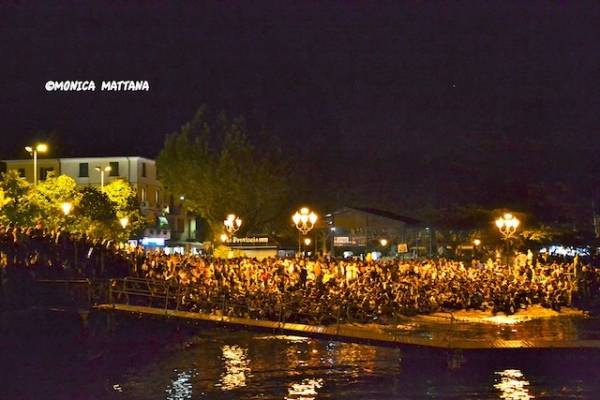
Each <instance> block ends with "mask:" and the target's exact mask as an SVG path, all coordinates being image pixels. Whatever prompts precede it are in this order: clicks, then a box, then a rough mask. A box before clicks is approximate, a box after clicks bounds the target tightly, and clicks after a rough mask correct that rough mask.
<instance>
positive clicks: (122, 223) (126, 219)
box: [119, 217, 129, 229]
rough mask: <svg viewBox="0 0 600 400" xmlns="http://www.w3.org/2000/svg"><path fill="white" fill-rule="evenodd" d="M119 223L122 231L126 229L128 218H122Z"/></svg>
mask: <svg viewBox="0 0 600 400" xmlns="http://www.w3.org/2000/svg"><path fill="white" fill-rule="evenodd" d="M119 223H120V224H121V226H122V227H123V229H125V228H127V225H128V224H129V218H127V217H123V218H121V219H119Z"/></svg>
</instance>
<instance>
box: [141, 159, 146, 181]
mask: <svg viewBox="0 0 600 400" xmlns="http://www.w3.org/2000/svg"><path fill="white" fill-rule="evenodd" d="M145 177H146V163H145V162H143V163H142V178H145Z"/></svg>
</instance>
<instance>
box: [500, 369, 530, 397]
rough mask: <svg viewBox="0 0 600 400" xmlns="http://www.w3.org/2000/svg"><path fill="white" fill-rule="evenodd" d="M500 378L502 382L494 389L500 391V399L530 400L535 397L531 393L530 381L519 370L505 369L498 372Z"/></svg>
mask: <svg viewBox="0 0 600 400" xmlns="http://www.w3.org/2000/svg"><path fill="white" fill-rule="evenodd" d="M496 375H499V376H500V382H498V383H496V384H495V385H494V387H495V388H496V389H498V390H500V398H501V399H507V400H528V399H534V398H535V397H534V396H533V395H531V394H530V393H529V381H528V380H527V379H525V377H524V376H523V373H522V372H521V371H520V370H518V369H505V370H504V371H500V372H496Z"/></svg>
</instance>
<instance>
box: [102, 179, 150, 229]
mask: <svg viewBox="0 0 600 400" xmlns="http://www.w3.org/2000/svg"><path fill="white" fill-rule="evenodd" d="M102 192H103V193H104V194H106V196H107V197H108V199H109V200H110V202H111V203H112V205H113V208H114V211H115V215H116V218H117V219H121V218H127V219H128V220H129V224H128V226H127V230H128V231H130V232H132V233H139V232H140V231H141V230H142V229H143V227H144V226H145V224H146V219H145V218H143V217H142V214H141V212H140V205H139V202H138V198H137V194H136V190H135V188H134V187H133V186H132V185H131V184H130V183H129V182H127V181H125V180H124V179H117V180H114V181H112V182H110V183H109V184H108V185H105V186H104V187H103V188H102ZM121 228H122V227H121Z"/></svg>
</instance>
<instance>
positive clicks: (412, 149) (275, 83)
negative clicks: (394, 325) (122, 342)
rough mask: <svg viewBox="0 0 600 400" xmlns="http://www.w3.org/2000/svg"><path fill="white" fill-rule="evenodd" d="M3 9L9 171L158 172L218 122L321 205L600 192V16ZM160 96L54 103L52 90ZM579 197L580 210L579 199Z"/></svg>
mask: <svg viewBox="0 0 600 400" xmlns="http://www.w3.org/2000/svg"><path fill="white" fill-rule="evenodd" d="M92 3H93V5H86V2H57V4H58V5H57V4H54V5H52V6H51V5H48V4H45V3H41V2H40V4H38V5H32V4H30V3H29V2H27V3H25V2H10V1H9V2H4V3H3V5H2V6H0V51H1V54H2V61H1V62H0V71H1V72H2V75H1V78H0V79H1V82H2V84H1V85H0V124H1V132H2V133H1V137H2V140H1V142H0V143H1V144H0V157H2V158H24V157H26V154H25V153H24V151H22V148H23V146H25V145H26V144H30V143H32V142H33V141H34V140H35V139H36V138H47V137H49V140H50V142H51V144H52V145H53V149H54V153H53V154H52V156H88V155H143V156H149V157H156V155H157V154H158V152H159V151H160V148H161V146H162V143H163V140H164V137H165V135H166V134H168V133H171V132H173V131H175V130H177V129H178V128H179V127H180V126H181V125H182V124H183V123H185V122H186V121H188V120H189V119H190V118H191V117H192V116H193V114H194V112H195V110H196V109H197V108H198V107H199V106H200V105H202V104H206V105H207V106H208V107H209V108H210V109H211V110H214V111H215V112H218V111H220V110H225V111H226V112H227V113H228V114H230V115H239V114H241V115H243V116H245V118H246V120H247V123H248V126H249V128H250V130H251V132H252V134H256V133H257V132H259V131H265V132H268V133H269V134H270V135H272V136H276V137H278V138H279V142H280V143H281V144H282V145H283V148H284V150H285V151H286V152H288V153H289V154H290V155H291V159H293V162H294V163H295V164H297V166H298V167H297V168H296V172H298V171H302V173H303V174H305V177H308V178H309V180H310V182H312V185H313V186H312V188H313V190H312V192H313V195H314V196H317V194H318V195H319V196H321V195H326V196H329V197H330V198H332V199H337V201H338V202H354V203H358V202H360V205H365V206H375V207H382V208H386V209H391V210H395V211H401V210H402V209H404V208H411V207H413V208H414V207H415V206H416V205H429V206H434V207H439V206H445V205H448V204H452V203H462V204H466V203H479V204H484V205H489V206H494V207H495V206H501V205H504V204H509V205H516V206H519V202H520V201H523V196H525V195H526V194H527V193H528V187H529V186H530V185H554V184H556V183H564V184H565V185H568V187H569V189H568V190H573V191H575V192H576V193H577V196H582V198H583V200H584V201H587V200H586V199H589V200H590V201H589V202H590V203H591V199H592V198H593V197H594V195H595V191H596V188H597V187H598V184H599V183H600V157H598V154H600V140H598V134H599V133H600V129H599V128H600V112H599V111H600V104H599V103H600V102H599V98H600V95H599V93H600V87H599V86H600V75H599V74H600V69H599V65H600V62H599V61H600V56H599V55H600V51H599V50H600V45H599V44H598V43H600V42H599V38H600V6H599V4H600V3H598V2H583V1H579V2H570V1H556V2H505V1H502V2H400V3H402V5H398V4H395V3H396V2H390V3H387V2H351V1H347V2H343V1H339V2H305V1H300V2H296V4H294V5H293V4H292V3H291V2H290V3H287V2H285V3H279V2H278V3H272V4H267V3H262V5H261V6H256V5H250V4H249V3H252V2H246V1H240V2H220V3H206V2H202V3H199V4H196V5H192V4H191V3H185V4H183V3H180V2H173V3H175V4H171V3H170V2H164V4H163V3H158V2H156V3H153V2H139V3H138V2H121V1H110V2H105V3H102V2H99V1H98V2H92ZM123 79H126V80H129V79H130V80H148V81H149V83H150V91H149V92H118V93H106V92H105V93H103V92H101V91H99V90H98V89H97V90H96V91H95V92H88V93H85V92H63V93H61V92H46V90H45V89H44V84H45V82H46V81H48V80H94V81H96V82H97V83H98V82H100V81H102V80H123ZM574 196H575V194H574Z"/></svg>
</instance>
